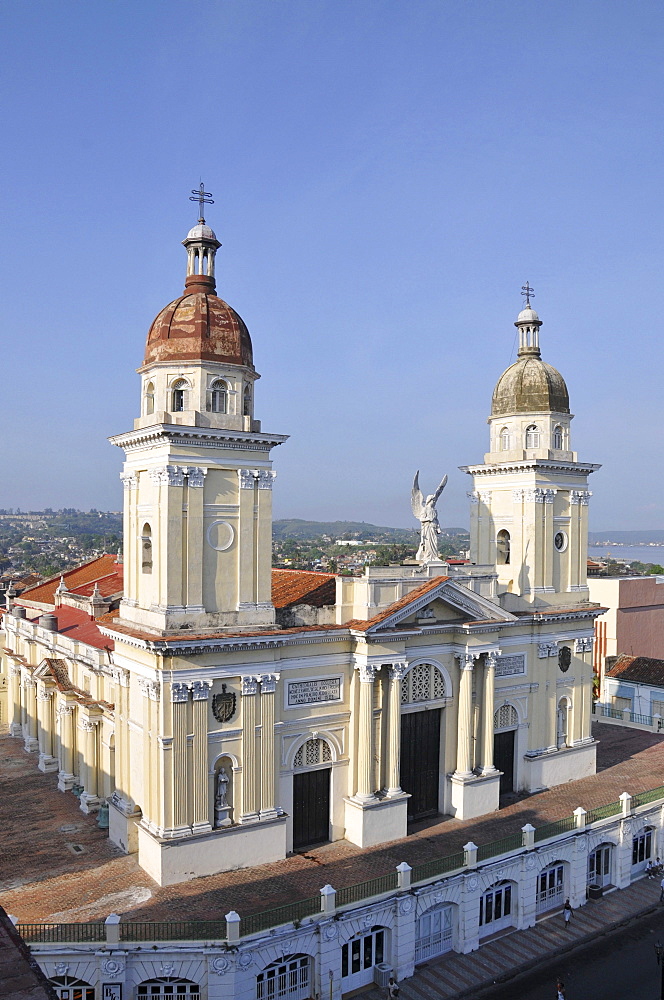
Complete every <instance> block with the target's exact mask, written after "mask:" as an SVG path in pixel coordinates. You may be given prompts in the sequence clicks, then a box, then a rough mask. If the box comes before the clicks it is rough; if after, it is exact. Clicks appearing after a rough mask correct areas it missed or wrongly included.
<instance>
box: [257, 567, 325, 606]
mask: <svg viewBox="0 0 664 1000" xmlns="http://www.w3.org/2000/svg"><path fill="white" fill-rule="evenodd" d="M336 580H337V578H336V576H335V574H334V573H315V572H313V571H309V570H302V569H273V570H272V603H273V604H274V606H275V608H289V607H292V606H293V605H295V604H308V605H310V606H311V607H313V608H322V607H325V606H326V605H328V604H334V602H335V600H336V589H337V588H336Z"/></svg>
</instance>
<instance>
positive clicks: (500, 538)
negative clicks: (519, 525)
mask: <svg viewBox="0 0 664 1000" xmlns="http://www.w3.org/2000/svg"><path fill="white" fill-rule="evenodd" d="M496 561H497V562H498V564H499V565H500V566H506V565H507V564H508V563H509V561H510V533H509V531H506V530H505V528H502V529H501V530H500V531H499V532H498V534H497V536H496Z"/></svg>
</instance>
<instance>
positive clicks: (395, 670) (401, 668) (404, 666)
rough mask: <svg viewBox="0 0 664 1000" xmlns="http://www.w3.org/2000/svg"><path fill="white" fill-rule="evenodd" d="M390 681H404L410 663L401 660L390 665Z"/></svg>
mask: <svg viewBox="0 0 664 1000" xmlns="http://www.w3.org/2000/svg"><path fill="white" fill-rule="evenodd" d="M389 667H390V680H391V681H402V680H403V679H404V677H405V676H406V673H407V671H408V661H407V660H399V662H398V663H390V664H389Z"/></svg>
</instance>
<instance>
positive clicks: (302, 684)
mask: <svg viewBox="0 0 664 1000" xmlns="http://www.w3.org/2000/svg"><path fill="white" fill-rule="evenodd" d="M287 688H288V707H289V708H292V707H295V706H296V705H318V704H320V702H323V701H341V677H321V678H320V679H317V680H311V681H289V682H288V685H287Z"/></svg>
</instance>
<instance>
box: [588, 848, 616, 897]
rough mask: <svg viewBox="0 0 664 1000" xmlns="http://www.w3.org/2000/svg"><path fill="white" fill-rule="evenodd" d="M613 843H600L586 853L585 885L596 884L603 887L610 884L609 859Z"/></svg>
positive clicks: (610, 859)
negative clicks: (586, 872) (586, 873)
mask: <svg viewBox="0 0 664 1000" xmlns="http://www.w3.org/2000/svg"><path fill="white" fill-rule="evenodd" d="M612 855H613V844H600V845H599V847H596V848H595V850H594V851H591V852H590V854H589V855H588V875H587V879H586V882H587V885H598V886H599V887H600V888H601V889H603V888H604V887H605V886H607V885H611V861H612Z"/></svg>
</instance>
